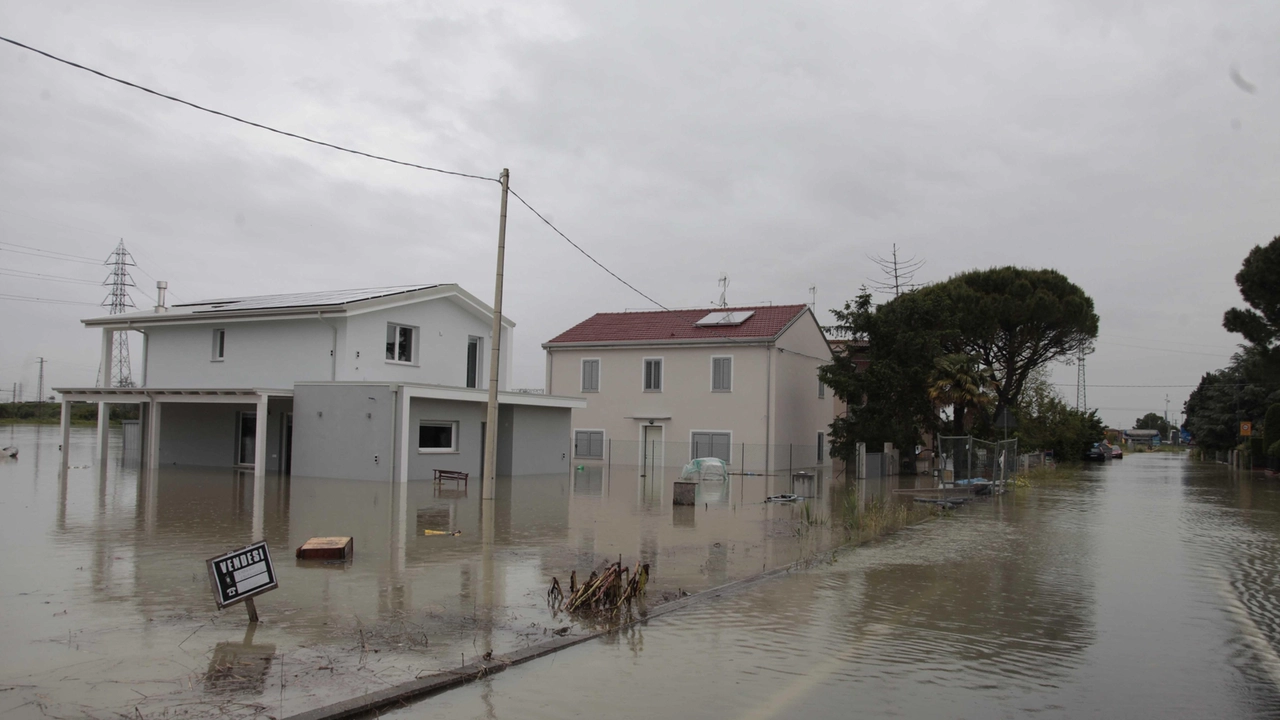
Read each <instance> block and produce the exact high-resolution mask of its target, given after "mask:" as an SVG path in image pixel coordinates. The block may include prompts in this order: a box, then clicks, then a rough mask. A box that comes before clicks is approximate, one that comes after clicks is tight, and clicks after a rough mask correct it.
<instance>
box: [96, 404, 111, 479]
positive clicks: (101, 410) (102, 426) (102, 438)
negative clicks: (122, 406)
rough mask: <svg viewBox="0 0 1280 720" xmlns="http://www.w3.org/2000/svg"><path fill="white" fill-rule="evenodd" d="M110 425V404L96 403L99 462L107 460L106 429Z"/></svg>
mask: <svg viewBox="0 0 1280 720" xmlns="http://www.w3.org/2000/svg"><path fill="white" fill-rule="evenodd" d="M110 427H111V406H110V405H108V404H107V403H104V402H100V403H98V460H99V461H100V463H101V464H104V465H105V464H106V462H107V430H108V429H109V428H110Z"/></svg>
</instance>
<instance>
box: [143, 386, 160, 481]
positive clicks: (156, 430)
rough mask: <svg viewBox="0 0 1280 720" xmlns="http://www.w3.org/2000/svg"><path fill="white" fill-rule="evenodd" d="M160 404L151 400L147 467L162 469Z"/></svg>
mask: <svg viewBox="0 0 1280 720" xmlns="http://www.w3.org/2000/svg"><path fill="white" fill-rule="evenodd" d="M160 405H161V404H160V402H158V401H157V400H156V399H155V398H154V397H153V398H151V409H150V411H149V412H148V413H147V443H146V447H147V467H148V468H151V469H153V470H154V469H155V468H158V467H160Z"/></svg>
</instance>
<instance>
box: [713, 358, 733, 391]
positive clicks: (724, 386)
mask: <svg viewBox="0 0 1280 720" xmlns="http://www.w3.org/2000/svg"><path fill="white" fill-rule="evenodd" d="M732 390H733V358H731V357H713V358H711V392H731V391H732Z"/></svg>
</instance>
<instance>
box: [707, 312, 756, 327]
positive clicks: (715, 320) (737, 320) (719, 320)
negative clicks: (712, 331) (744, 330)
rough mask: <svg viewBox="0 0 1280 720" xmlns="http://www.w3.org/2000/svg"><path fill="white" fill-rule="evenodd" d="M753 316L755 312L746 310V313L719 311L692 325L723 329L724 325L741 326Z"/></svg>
mask: <svg viewBox="0 0 1280 720" xmlns="http://www.w3.org/2000/svg"><path fill="white" fill-rule="evenodd" d="M755 314H756V311H755V310H747V311H732V310H731V311H729V312H725V311H723V310H720V311H717V312H713V313H710V314H708V315H707V316H705V317H703V318H702V319H701V320H699V321H698V322H696V323H694V325H697V326H698V327H723V326H725V325H741V324H742V323H744V322H746V321H747V320H748V319H749V318H750V317H751V316H752V315H755Z"/></svg>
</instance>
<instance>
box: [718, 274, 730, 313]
mask: <svg viewBox="0 0 1280 720" xmlns="http://www.w3.org/2000/svg"><path fill="white" fill-rule="evenodd" d="M728 290H729V276H728V275H727V274H725V273H720V303H719V305H720V307H729V303H728V301H726V300H725V299H724V294H725V293H726V292H727V291H728Z"/></svg>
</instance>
